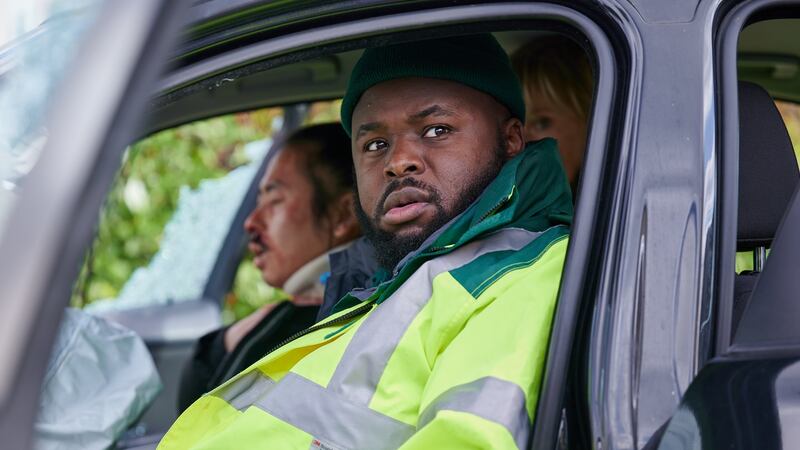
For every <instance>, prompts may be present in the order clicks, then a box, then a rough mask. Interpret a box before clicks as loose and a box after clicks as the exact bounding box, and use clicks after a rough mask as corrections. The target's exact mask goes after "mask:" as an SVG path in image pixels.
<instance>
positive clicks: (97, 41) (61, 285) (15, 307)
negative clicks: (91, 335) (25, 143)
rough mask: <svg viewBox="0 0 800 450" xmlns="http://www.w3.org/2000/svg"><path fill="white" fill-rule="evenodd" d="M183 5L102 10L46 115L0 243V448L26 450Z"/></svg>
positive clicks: (155, 0) (150, 3)
mask: <svg viewBox="0 0 800 450" xmlns="http://www.w3.org/2000/svg"><path fill="white" fill-rule="evenodd" d="M186 6H187V4H186V2H184V1H169V2H166V1H161V0H142V1H137V2H125V1H118V0H112V1H109V2H108V3H106V4H104V5H102V6H101V10H100V12H99V16H98V18H97V20H96V21H95V22H94V24H93V25H92V26H91V27H90V29H89V30H88V31H87V32H86V34H85V36H84V37H83V38H82V39H81V45H80V47H79V51H78V53H77V57H76V58H75V59H74V61H76V62H75V64H74V65H72V66H71V67H70V71H69V72H68V73H67V76H66V77H65V79H64V80H63V81H62V83H61V84H60V86H59V88H58V90H57V95H56V96H55V97H54V100H53V102H52V103H51V105H50V107H49V109H48V112H47V120H46V125H47V128H48V133H49V135H48V139H47V142H46V143H45V146H44V148H43V150H42V153H41V157H40V159H39V160H38V162H37V164H36V166H35V167H34V168H33V170H32V171H31V173H30V174H29V175H28V177H27V178H26V180H25V186H24V188H23V189H22V190H21V192H20V194H19V196H18V198H17V200H16V201H15V203H14V205H13V207H12V210H11V214H10V215H9V217H8V222H7V223H6V226H5V229H4V230H3V234H2V237H1V238H0V298H3V299H4V301H5V308H4V310H5V311H4V314H3V317H2V318H0V336H1V337H2V342H3V344H2V346H0V361H1V362H2V364H0V366H2V369H0V436H3V439H4V441H3V446H4V447H6V446H7V447H8V448H28V447H29V446H30V445H31V442H32V432H33V423H34V420H35V417H36V414H37V412H38V409H39V394H40V389H41V381H42V378H43V375H44V370H45V368H46V366H47V362H48V358H49V355H50V352H51V348H52V345H53V342H54V339H55V336H56V333H57V331H58V328H59V327H58V325H59V323H60V320H61V317H62V314H63V311H64V307H65V306H67V305H68V303H69V298H70V292H71V288H72V284H73V282H74V281H75V279H76V278H77V274H78V269H79V268H80V261H81V260H82V257H83V255H84V252H85V250H86V248H87V246H88V244H89V242H90V240H91V234H92V233H91V230H92V229H93V224H94V222H95V220H96V217H97V211H98V210H99V208H100V205H101V203H102V200H103V198H104V197H105V193H106V192H107V190H108V188H109V186H110V183H111V180H112V178H113V175H114V173H115V171H116V169H117V167H118V166H119V163H120V161H121V159H122V152H123V150H124V148H125V146H126V145H128V144H129V143H130V142H131V140H132V139H133V138H134V136H136V133H137V131H136V130H137V127H138V126H139V125H140V124H141V119H142V117H143V114H144V111H145V109H146V107H147V99H148V97H149V95H148V94H149V93H150V92H152V91H153V85H154V83H155V81H156V80H157V76H158V74H159V72H160V70H161V69H162V68H163V67H164V63H165V62H166V60H167V58H166V56H167V54H168V53H169V51H170V49H171V48H172V47H173V44H174V42H175V39H176V38H177V33H176V29H179V28H180V26H181V23H182V10H184V8H185V7H186ZM8 299H13V300H8Z"/></svg>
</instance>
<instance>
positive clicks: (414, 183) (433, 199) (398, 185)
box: [374, 178, 442, 222]
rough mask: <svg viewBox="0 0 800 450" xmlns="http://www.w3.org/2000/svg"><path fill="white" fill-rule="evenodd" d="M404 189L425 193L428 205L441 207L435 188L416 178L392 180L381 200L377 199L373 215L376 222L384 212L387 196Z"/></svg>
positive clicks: (439, 196) (439, 197)
mask: <svg viewBox="0 0 800 450" xmlns="http://www.w3.org/2000/svg"><path fill="white" fill-rule="evenodd" d="M404 187H413V188H417V189H420V190H422V191H425V192H427V193H428V195H429V196H430V203H431V204H432V205H434V206H437V207H441V198H442V197H441V195H439V191H438V190H437V189H436V188H435V187H433V186H431V185H429V184H427V183H423V182H422V181H419V180H417V179H416V178H403V179H402V180H394V181H392V182H390V183H389V184H388V185H387V186H386V189H385V190H384V191H383V195H381V198H380V199H379V201H378V204H377V205H376V206H377V207H376V208H375V215H374V219H375V221H376V222H377V221H378V219H379V218H380V217H381V216H382V215H383V214H384V213H385V212H386V211H385V208H384V205H385V204H386V199H387V198H388V197H389V195H391V194H392V192H395V191H397V190H399V189H402V188H404Z"/></svg>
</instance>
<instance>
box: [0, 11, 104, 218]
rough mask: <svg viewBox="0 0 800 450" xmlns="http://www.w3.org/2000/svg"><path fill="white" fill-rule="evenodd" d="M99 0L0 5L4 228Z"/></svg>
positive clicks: (0, 207) (0, 159) (0, 175)
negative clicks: (57, 92)
mask: <svg viewBox="0 0 800 450" xmlns="http://www.w3.org/2000/svg"><path fill="white" fill-rule="evenodd" d="M102 3H103V2H102V1H100V0H66V1H57V2H56V1H49V2H5V3H4V4H2V5H0V232H2V230H3V225H4V223H5V219H6V217H7V215H8V214H9V213H10V212H11V208H12V206H13V203H14V200H15V198H16V197H17V195H18V194H19V192H20V190H21V189H24V179H25V176H26V175H27V174H28V173H29V172H30V171H31V170H32V169H33V167H34V166H35V165H36V162H37V160H38V158H39V154H40V151H41V150H42V148H43V147H44V144H45V142H46V140H47V129H46V128H45V122H44V120H45V115H46V112H47V108H48V106H49V105H50V103H51V102H52V100H53V97H54V94H55V92H56V87H57V85H58V83H59V82H60V81H61V80H62V79H63V78H64V77H65V75H66V74H67V73H68V70H69V68H70V62H71V60H72V58H73V56H74V54H75V51H76V50H77V47H78V44H79V43H80V41H81V38H82V37H83V36H84V34H85V33H86V32H87V30H88V29H89V27H90V25H91V24H92V23H93V22H94V20H95V18H96V16H97V12H98V10H99V9H100V7H101V6H102Z"/></svg>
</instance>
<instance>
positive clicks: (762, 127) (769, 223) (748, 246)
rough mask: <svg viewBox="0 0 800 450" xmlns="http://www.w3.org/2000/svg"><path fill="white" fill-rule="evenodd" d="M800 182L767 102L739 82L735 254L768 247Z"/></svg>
mask: <svg viewBox="0 0 800 450" xmlns="http://www.w3.org/2000/svg"><path fill="white" fill-rule="evenodd" d="M799 179H800V171H798V167H797V160H796V159H795V155H794V149H793V147H792V141H791V139H790V138H789V133H788V132H787V131H786V125H785V124H784V122H783V119H782V118H781V115H780V113H779V112H778V108H777V107H776V106H775V102H774V101H773V100H772V97H770V95H769V94H768V93H767V91H765V90H764V88H762V87H761V86H758V85H756V84H753V83H747V82H743V81H740V82H739V218H738V228H737V233H736V234H737V237H736V240H737V249H738V250H739V251H746V250H753V249H755V248H757V247H769V246H770V244H771V243H772V239H773V238H774V237H775V232H776V231H777V229H778V224H779V223H780V220H781V217H783V213H784V212H785V211H786V207H787V205H788V204H789V200H790V199H791V198H792V193H793V192H794V189H795V187H796V186H797V182H798V180H799Z"/></svg>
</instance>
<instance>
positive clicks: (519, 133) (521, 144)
mask: <svg viewBox="0 0 800 450" xmlns="http://www.w3.org/2000/svg"><path fill="white" fill-rule="evenodd" d="M501 130H502V133H503V140H504V142H505V143H506V149H505V150H506V152H505V155H506V160H509V159H511V158H513V157H515V156H517V155H518V154H519V153H520V152H521V151H522V150H524V149H525V137H524V135H525V125H524V124H523V123H522V121H520V120H519V119H517V118H516V117H511V118H508V119H506V121H505V122H504V123H503V124H502V125H501Z"/></svg>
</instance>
